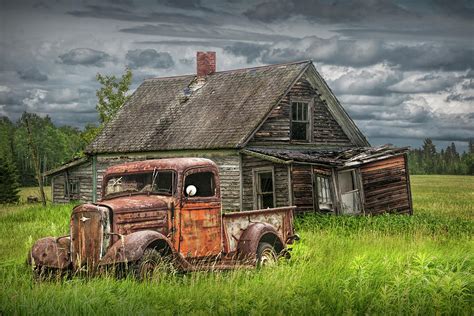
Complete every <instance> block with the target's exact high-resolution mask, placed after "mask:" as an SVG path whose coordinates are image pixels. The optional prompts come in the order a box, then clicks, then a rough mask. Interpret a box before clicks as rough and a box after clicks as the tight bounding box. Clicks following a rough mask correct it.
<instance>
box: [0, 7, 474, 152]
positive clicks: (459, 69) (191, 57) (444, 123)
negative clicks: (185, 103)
mask: <svg viewBox="0 0 474 316" xmlns="http://www.w3.org/2000/svg"><path fill="white" fill-rule="evenodd" d="M473 34H474V1H471V0H450V1H444V0H417V1H410V0H398V1H391V0H380V1H376V0H355V1H344V0H306V1H297V0H263V1H245V0H243V1H239V0H227V1H219V0H215V1H212V0H209V1H206V0H194V1H187V0H179V1H176V0H174V1H173V0H167V1H166V0H163V1H161V0H149V1H138V0H118V1H112V0H109V1H62V0H53V1H45V0H43V1H35V0H32V1H30V0H16V1H5V0H2V2H1V6H0V115H6V116H8V117H9V118H10V119H12V120H16V119H18V117H19V116H20V115H21V113H22V112H23V111H28V112H34V113H38V114H40V115H49V116H51V118H52V119H53V121H54V122H55V123H57V124H59V125H62V124H68V125H73V126H77V127H83V126H84V124H86V123H89V122H97V114H96V111H95V102H96V97H95V90H96V89H97V88H98V84H97V82H96V81H95V75H96V74H97V73H98V72H100V73H102V74H116V75H120V74H122V73H123V71H124V68H125V67H126V66H128V67H130V68H132V71H133V74H134V83H133V89H135V88H136V87H137V85H138V84H139V83H140V82H141V81H142V80H143V79H144V78H149V77H160V76H171V75H179V74H189V73H194V72H195V54H196V51H198V50H214V51H216V52H217V67H218V70H227V69H233V68H241V67H251V66H257V65H264V64H272V63H283V62H290V61H295V60H304V59H312V60H313V61H314V63H315V65H316V67H317V69H318V70H319V71H320V73H321V74H322V75H323V77H324V78H325V79H326V81H327V82H328V84H329V86H330V87H331V88H332V89H333V91H334V92H335V93H336V95H337V97H338V98H339V100H340V101H341V103H342V104H343V106H344V107H345V108H346V110H347V111H348V112H349V113H350V115H351V116H352V118H353V119H354V120H355V121H356V123H357V125H358V126H359V127H360V128H361V129H362V131H363V132H364V133H365V135H366V136H367V137H368V138H369V141H370V142H371V143H372V144H374V145H376V144H381V143H387V142H391V143H394V144H396V145H412V146H415V147H418V146H419V145H420V144H421V143H422V140H423V138H426V137H431V138H433V139H435V141H436V143H437V144H438V145H440V146H443V147H444V146H446V144H448V143H450V142H451V141H455V142H456V145H458V148H460V149H465V147H466V141H467V140H468V139H469V138H474V35H473Z"/></svg>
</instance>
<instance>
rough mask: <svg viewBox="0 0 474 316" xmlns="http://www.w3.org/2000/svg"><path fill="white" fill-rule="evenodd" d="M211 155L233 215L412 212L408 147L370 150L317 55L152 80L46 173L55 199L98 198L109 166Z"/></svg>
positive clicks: (207, 56)
mask: <svg viewBox="0 0 474 316" xmlns="http://www.w3.org/2000/svg"><path fill="white" fill-rule="evenodd" d="M169 157H205V158H209V159H211V160H213V161H214V162H215V163H216V164H217V165H218V166H219V169H220V181H221V195H222V204H223V210H224V211H241V210H251V209H261V208H272V207H280V206H289V205H295V206H296V207H297V209H296V210H297V212H307V211H319V212H325V213H332V214H379V213H383V212H395V213H406V214H411V213H412V201H411V192H410V181H409V174H408V168H407V156H406V149H404V148H395V147H392V146H380V147H370V144H369V143H368V141H367V140H366V138H365V136H364V135H363V134H362V133H361V131H360V130H359V129H358V127H357V126H356V125H355V123H354V122H353V121H352V119H351V118H350V117H349V116H348V114H347V112H346V111H345V110H344V108H343V107H342V105H341V104H340V103H339V101H338V99H337V98H336V96H335V95H334V94H333V92H332V91H331V89H330V88H329V87H328V85H327V84H326V83H325V81H324V79H323V78H322V77H321V75H320V74H319V73H318V71H317V70H316V68H315V66H314V65H313V63H312V62H311V61H303V62H296V63H288V64H279V65H269V66H263V67H256V68H247V69H237V70H229V71H216V56H215V53H213V52H198V54H197V73H196V74H191V75H185V76H176V77H165V78H154V79H147V80H145V81H144V82H143V83H142V84H141V85H140V86H139V87H138V88H137V90H136V91H135V92H134V93H133V95H132V96H131V98H130V99H129V101H128V102H127V103H126V104H125V105H124V106H123V107H122V108H121V109H120V110H119V112H118V113H117V115H116V117H115V118H114V119H113V120H112V121H110V122H109V123H108V124H107V125H106V126H105V128H104V129H103V130H102V132H101V133H100V135H98V137H97V138H96V139H95V140H94V141H93V142H92V143H91V144H90V145H89V146H88V147H87V149H86V157H84V158H81V159H78V160H75V161H72V162H70V163H67V164H65V165H63V166H61V167H59V168H57V169H54V170H50V171H48V172H46V173H45V175H47V176H50V177H51V179H52V191H53V192H52V193H53V202H55V203H64V202H69V201H71V200H80V201H81V202H91V201H92V202H95V201H98V200H99V199H100V198H101V196H100V195H101V190H100V187H101V182H102V175H103V173H104V171H105V169H106V168H107V167H109V166H111V165H114V164H119V163H123V162H128V161H136V160H145V159H159V158H169Z"/></svg>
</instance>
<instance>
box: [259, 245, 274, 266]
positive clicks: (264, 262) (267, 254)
mask: <svg viewBox="0 0 474 316" xmlns="http://www.w3.org/2000/svg"><path fill="white" fill-rule="evenodd" d="M275 262H276V258H275V254H274V253H273V251H272V249H265V250H264V251H263V252H262V256H261V257H260V265H261V266H269V265H272V264H274V263H275Z"/></svg>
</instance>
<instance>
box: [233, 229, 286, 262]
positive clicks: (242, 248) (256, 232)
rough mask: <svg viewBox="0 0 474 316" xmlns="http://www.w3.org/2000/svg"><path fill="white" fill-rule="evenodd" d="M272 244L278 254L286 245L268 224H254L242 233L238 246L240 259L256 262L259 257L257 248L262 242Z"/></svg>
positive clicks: (276, 231)
mask: <svg viewBox="0 0 474 316" xmlns="http://www.w3.org/2000/svg"><path fill="white" fill-rule="evenodd" d="M262 241H264V242H268V243H269V244H271V245H272V246H273V247H274V248H275V250H276V252H277V254H278V253H280V252H281V251H282V250H283V249H284V247H285V243H284V242H283V238H282V236H281V234H280V233H279V232H278V230H277V229H276V228H275V227H273V226H272V225H270V224H268V223H254V224H252V225H250V226H249V227H247V229H246V230H245V231H244V232H243V233H242V235H241V237H240V239H239V243H238V245H237V253H238V255H239V258H241V259H243V260H255V259H256V257H257V248H258V244H259V243H260V242H262Z"/></svg>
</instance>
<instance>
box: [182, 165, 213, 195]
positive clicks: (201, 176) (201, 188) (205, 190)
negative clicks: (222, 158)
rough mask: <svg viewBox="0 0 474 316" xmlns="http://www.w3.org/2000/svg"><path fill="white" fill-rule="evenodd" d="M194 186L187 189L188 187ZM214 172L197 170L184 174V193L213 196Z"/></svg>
mask: <svg viewBox="0 0 474 316" xmlns="http://www.w3.org/2000/svg"><path fill="white" fill-rule="evenodd" d="M190 186H194V188H193V189H192V190H191V191H189V187H190ZM215 187H216V186H215V181H214V174H213V173H212V172H209V171H207V172H198V173H192V174H189V175H187V176H186V179H185V180H184V191H185V192H184V194H185V195H186V196H193V197H206V196H214V195H215V194H216V190H215Z"/></svg>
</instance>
